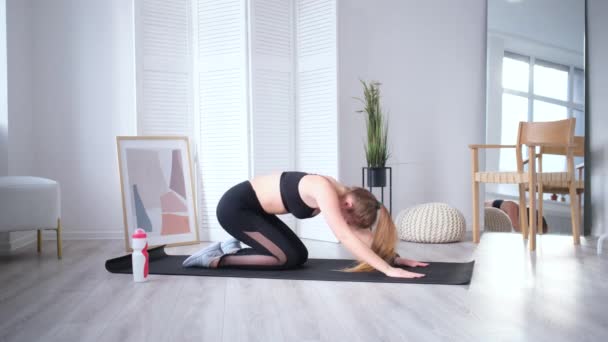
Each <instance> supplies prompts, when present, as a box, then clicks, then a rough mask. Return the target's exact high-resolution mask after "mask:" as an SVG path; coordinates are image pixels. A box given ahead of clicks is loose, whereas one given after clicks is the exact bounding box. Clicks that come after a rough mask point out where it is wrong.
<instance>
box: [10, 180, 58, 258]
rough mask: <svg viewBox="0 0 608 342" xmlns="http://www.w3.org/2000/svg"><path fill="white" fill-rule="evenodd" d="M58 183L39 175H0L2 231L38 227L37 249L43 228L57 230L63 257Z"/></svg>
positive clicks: (39, 245)
mask: <svg viewBox="0 0 608 342" xmlns="http://www.w3.org/2000/svg"><path fill="white" fill-rule="evenodd" d="M60 208H61V206H60V192H59V183H57V182H56V181H54V180H50V179H46V178H39V177H0V232H14V231H20V230H34V229H36V230H38V252H40V250H41V247H42V230H43V229H54V230H56V231H57V257H58V258H59V259H61V220H60Z"/></svg>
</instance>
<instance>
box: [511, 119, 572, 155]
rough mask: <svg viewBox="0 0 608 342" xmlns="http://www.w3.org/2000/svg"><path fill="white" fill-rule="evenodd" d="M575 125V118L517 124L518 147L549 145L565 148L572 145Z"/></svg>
mask: <svg viewBox="0 0 608 342" xmlns="http://www.w3.org/2000/svg"><path fill="white" fill-rule="evenodd" d="M575 124H576V119H575V118H570V119H566V120H559V121H548V122H525V121H522V122H520V123H519V133H518V136H517V141H518V145H519V144H524V145H531V144H551V145H554V146H556V147H561V146H563V148H566V146H567V145H570V144H572V140H573V138H574V125H575ZM560 145H561V146H560Z"/></svg>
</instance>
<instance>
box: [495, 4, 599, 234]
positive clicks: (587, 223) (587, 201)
mask: <svg viewBox="0 0 608 342" xmlns="http://www.w3.org/2000/svg"><path fill="white" fill-rule="evenodd" d="M489 1H490V0H486V1H485V5H486V18H485V19H486V22H485V24H486V25H485V27H486V32H485V42H484V46H485V51H484V56H485V58H484V59H485V60H486V64H485V65H484V80H485V81H484V82H486V83H487V77H488V64H487V60H488V27H489V25H488V19H489V13H488V8H489V4H488V2H489ZM587 3H588V0H585V3H584V6H585V10H584V16H585V18H584V19H585V36H584V37H583V44H584V46H583V54H584V56H583V59H584V62H583V63H584V68H585V157H584V160H585V172H584V177H585V179H584V183H585V192H584V193H583V194H584V195H583V201H584V210H583V229H582V232H581V233H582V235H583V236H589V235H591V227H592V225H591V218H592V212H591V209H592V206H591V153H589V151H590V147H591V146H590V140H591V139H590V136H589V133H590V131H591V130H590V129H589V127H590V126H591V122H590V115H589V113H590V111H591V102H590V101H589V44H588V37H589V21H588V17H589V16H588V8H589V7H588V4H587ZM487 102H488V94H487V93H484V108H485V112H484V120H487ZM486 125H487V123H486Z"/></svg>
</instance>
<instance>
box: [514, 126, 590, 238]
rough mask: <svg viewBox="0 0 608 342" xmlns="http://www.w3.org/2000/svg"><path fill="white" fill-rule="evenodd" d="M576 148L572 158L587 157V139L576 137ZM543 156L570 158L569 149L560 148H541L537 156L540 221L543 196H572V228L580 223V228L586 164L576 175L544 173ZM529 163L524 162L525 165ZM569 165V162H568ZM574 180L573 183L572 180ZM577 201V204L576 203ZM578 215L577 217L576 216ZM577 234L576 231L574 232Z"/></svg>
mask: <svg viewBox="0 0 608 342" xmlns="http://www.w3.org/2000/svg"><path fill="white" fill-rule="evenodd" d="M573 144H574V147H573V148H572V157H584V156H585V137H582V136H575V137H574V139H573ZM543 155H560V156H566V158H567V156H568V148H566V147H558V146H541V147H540V150H539V153H538V154H537V163H538V173H537V181H538V189H537V190H538V199H539V201H538V219H539V220H540V219H542V217H543V202H544V201H543V197H544V196H543V195H544V194H545V193H552V194H559V195H570V213H571V215H572V227H574V222H575V220H576V222H577V223H578V227H580V225H581V222H582V218H581V216H582V214H581V212H582V207H583V194H584V192H585V182H584V180H583V172H584V168H585V163H581V164H579V165H576V166H575V170H576V171H577V172H576V173H573V174H570V173H569V172H567V171H566V172H543ZM526 162H527V160H526V161H524V164H525V163H526ZM567 163H568V161H567ZM571 179H572V180H573V181H572V182H571V181H570V180H571ZM571 183H573V184H574V190H575V193H576V196H574V197H572V195H571V193H570V184H571ZM577 197H578V198H577ZM575 201H576V202H575ZM574 206H578V208H577V209H578V210H574V208H573V207H574ZM575 213H576V215H577V216H576V217H575V216H574V215H575ZM572 233H573V234H575V232H574V230H573V231H572ZM574 239H575V244H578V239H577V238H576V237H575V238H574Z"/></svg>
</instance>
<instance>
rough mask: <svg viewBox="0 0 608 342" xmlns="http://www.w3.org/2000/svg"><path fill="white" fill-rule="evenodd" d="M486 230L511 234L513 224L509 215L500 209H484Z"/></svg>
mask: <svg viewBox="0 0 608 342" xmlns="http://www.w3.org/2000/svg"><path fill="white" fill-rule="evenodd" d="M483 221H484V230H485V231H488V232H510V231H511V230H512V226H513V224H512V223H511V219H510V218H509V215H507V214H506V213H505V212H504V211H502V210H500V209H498V208H492V207H488V208H484V210H483Z"/></svg>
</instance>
